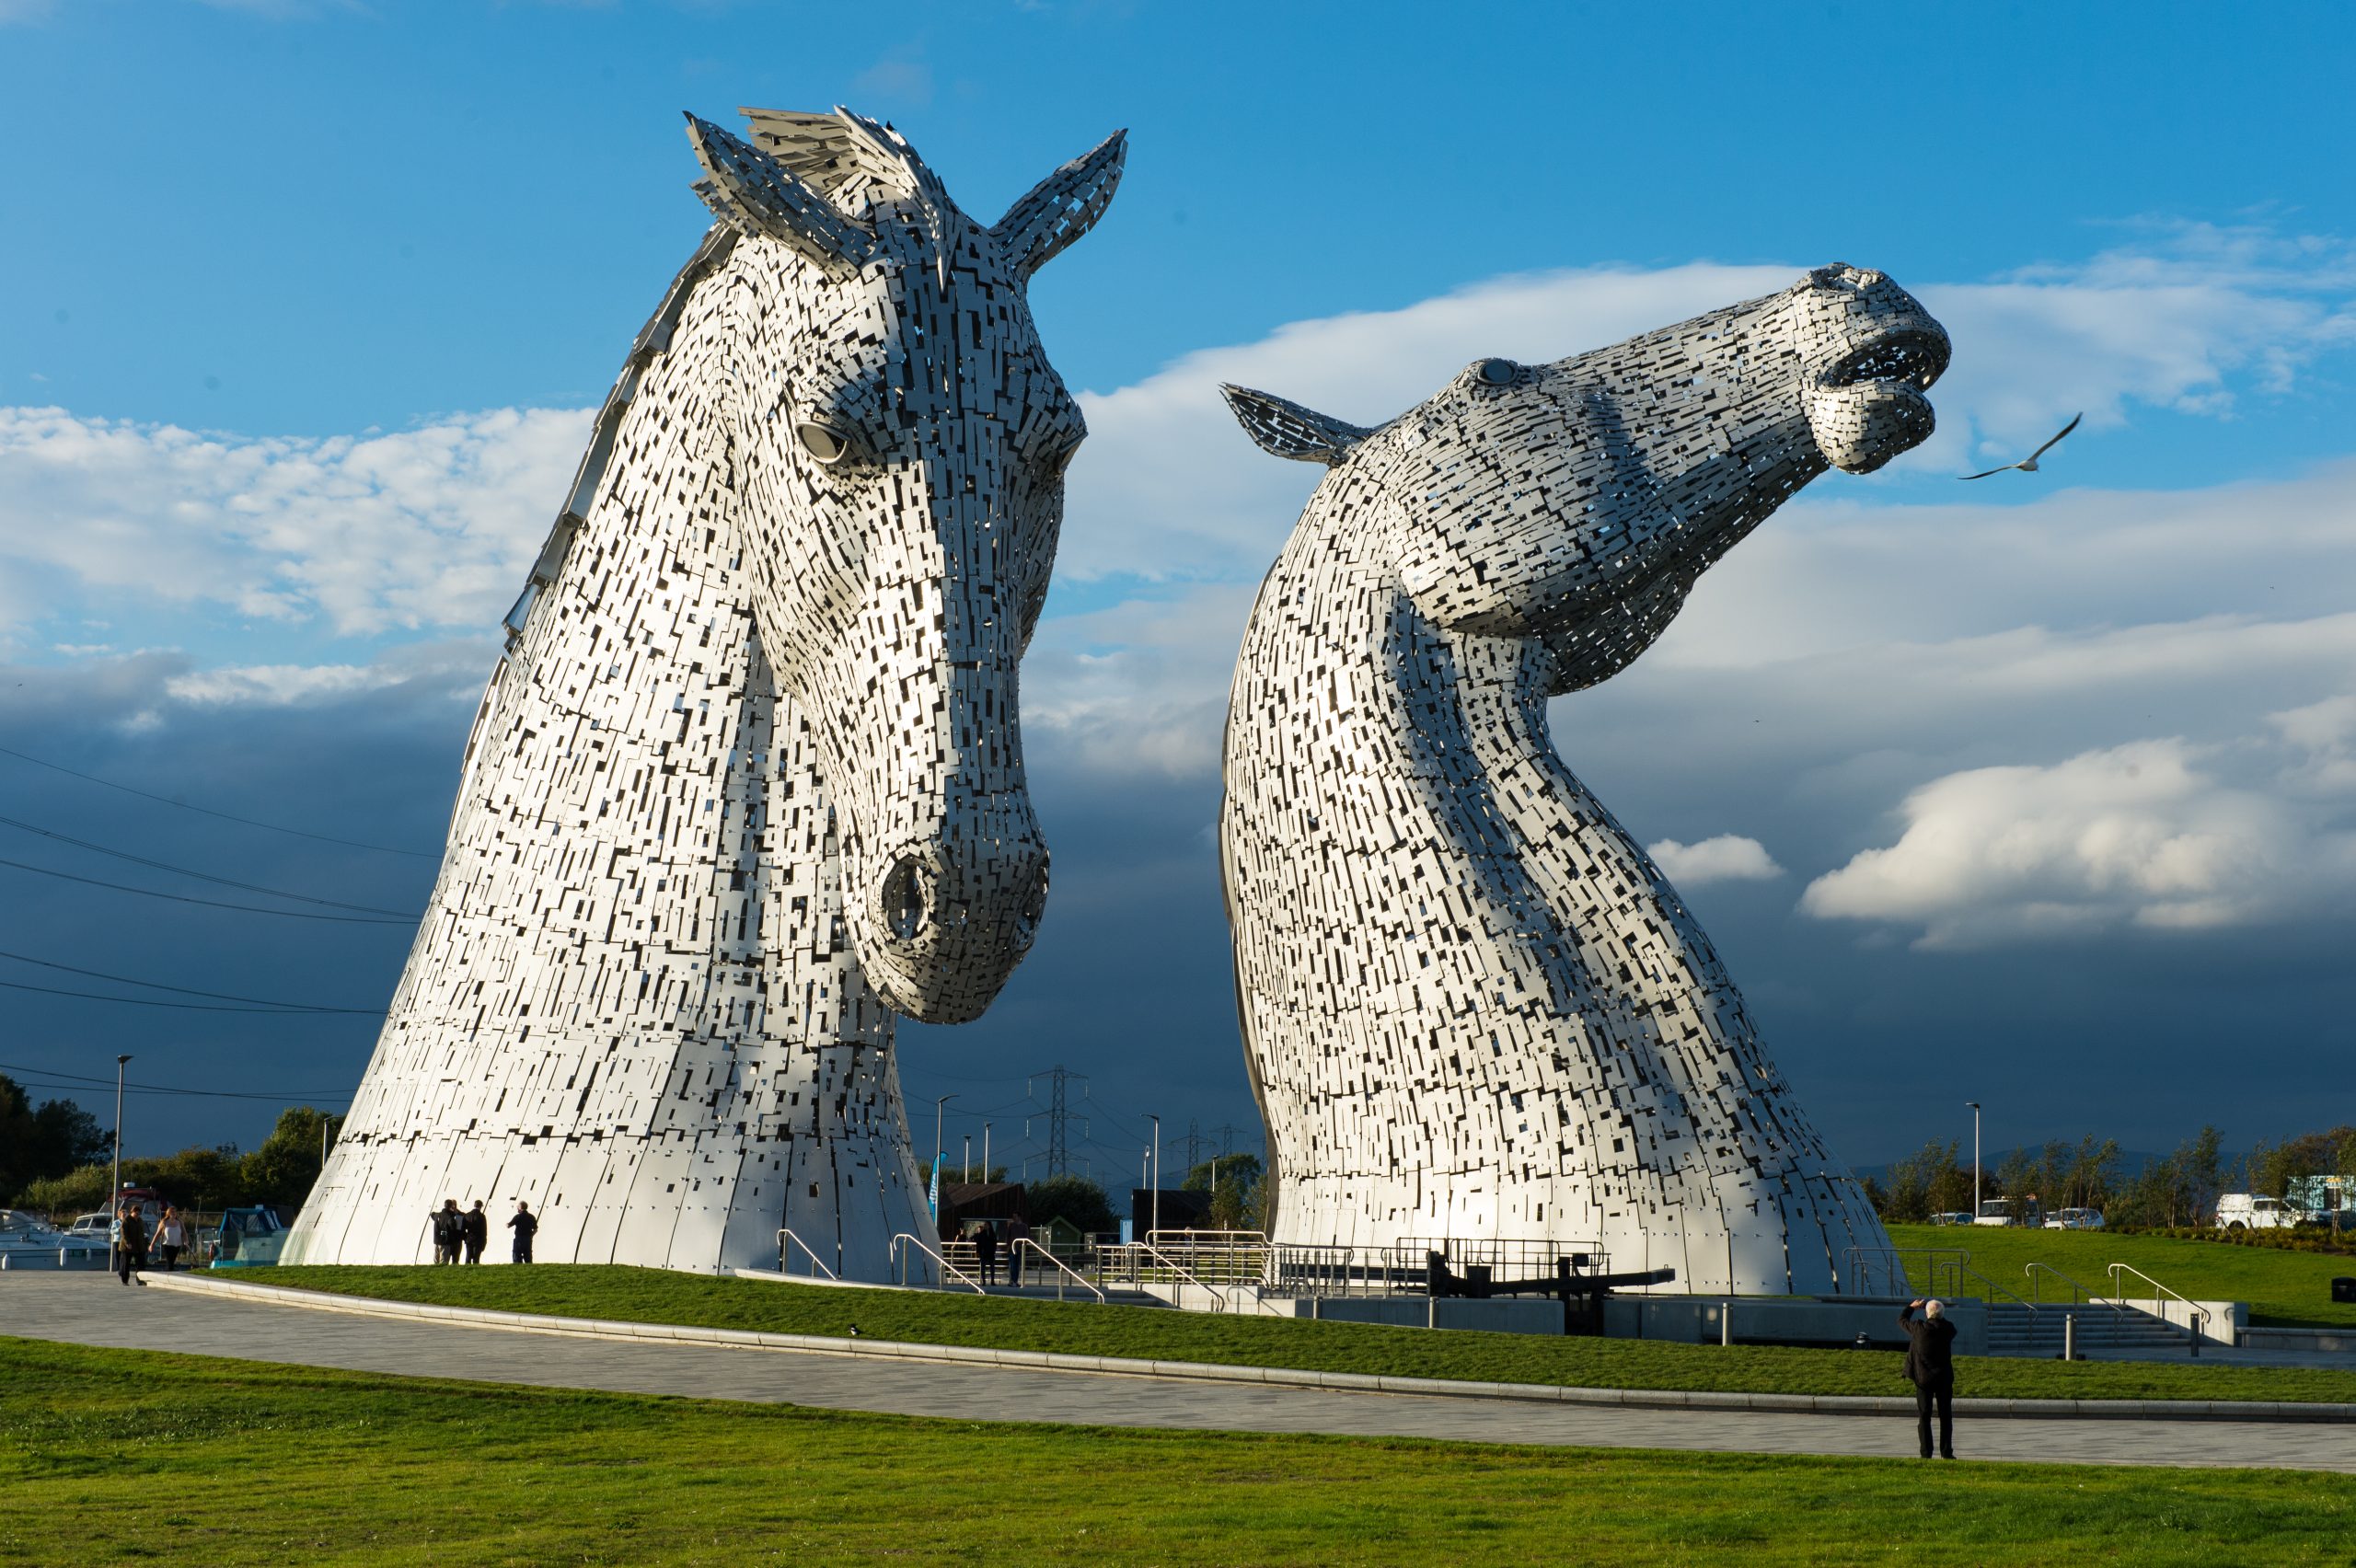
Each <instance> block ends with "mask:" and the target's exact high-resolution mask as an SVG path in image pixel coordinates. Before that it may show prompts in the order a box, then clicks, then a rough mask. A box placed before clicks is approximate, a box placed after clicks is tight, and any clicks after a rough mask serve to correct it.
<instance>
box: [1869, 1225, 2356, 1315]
mask: <svg viewBox="0 0 2356 1568" xmlns="http://www.w3.org/2000/svg"><path fill="white" fill-rule="evenodd" d="M1889 1235H1890V1239H1891V1241H1892V1242H1893V1243H1895V1244H1896V1245H1898V1246H1900V1247H1961V1248H1963V1249H1965V1250H1966V1251H1969V1252H1970V1254H1971V1266H1972V1267H1974V1268H1976V1269H1978V1270H1979V1271H1980V1272H1981V1274H1986V1275H1987V1276H1988V1277H1989V1278H1990V1279H1992V1280H1993V1281H1995V1282H1996V1283H1997V1284H1998V1285H2001V1286H2004V1288H2005V1289H2007V1290H2016V1291H2018V1292H2020V1293H2021V1294H2022V1295H2023V1296H2027V1294H2028V1281H2027V1279H2026V1278H2025V1277H2024V1276H2023V1274H2022V1272H2021V1271H2022V1267H2023V1265H2025V1264H2027V1263H2028V1262H2032V1261H2035V1262H2042V1263H2044V1264H2045V1265H2046V1266H2047V1267H2049V1268H2056V1269H2060V1270H2061V1272H2062V1273H2063V1274H2068V1275H2070V1276H2071V1277H2072V1278H2073V1279H2076V1280H2077V1281H2079V1282H2080V1283H2081V1284H2083V1285H2085V1286H2086V1287H2087V1288H2088V1289H2090V1290H2092V1291H2094V1292H2096V1294H2098V1295H2100V1294H2107V1293H2108V1291H2109V1289H2110V1279H2109V1276H2108V1274H2105V1273H2104V1272H2103V1270H2104V1268H2105V1266H2106V1265H2108V1264H2110V1263H2127V1264H2130V1265H2131V1266H2133V1267H2135V1268H2139V1269H2142V1271H2143V1272H2144V1273H2145V1274H2150V1275H2151V1276H2152V1277H2153V1278H2154V1279H2156V1280H2158V1281H2159V1282H2160V1283H2161V1284H2162V1285H2165V1286H2167V1287H2168V1288H2169V1289H2171V1290H2174V1291H2177V1293H2179V1294H2181V1295H2184V1296H2189V1297H2192V1298H2193V1299H2194V1300H2195V1301H2246V1302H2248V1303H2249V1320H2250V1322H2251V1323H2252V1324H2253V1325H2256V1324H2261V1323H2271V1324H2275V1325H2277V1326H2284V1327H2287V1326H2294V1325H2295V1326H2301V1327H2316V1328H2340V1329H2356V1305H2351V1304H2350V1303H2347V1302H2335V1301H2333V1300H2332V1298H2331V1281H2332V1276H2333V1275H2335V1274H2356V1258H2339V1257H2332V1256H2329V1255H2327V1254H2318V1253H2311V1252H2280V1251H2268V1250H2266V1249H2264V1248H2259V1247H2235V1246H2231V1245H2228V1244H2226V1243H2224V1242H2222V1241H2183V1240H2176V1239H2170V1238H2168V1237H2165V1236H2111V1235H2107V1234H2105V1233H2104V1232H2102V1231H2099V1230H2012V1229H2005V1228H2001V1227H1997V1226H1969V1227H1967V1226H1945V1225H1893V1226H1891V1227H1890V1228H1889ZM2050 1286H2051V1282H2050V1281H2049V1282H2048V1290H2049V1294H2050ZM2136 1288H2139V1289H2148V1287H2145V1286H2137V1287H2136Z"/></svg>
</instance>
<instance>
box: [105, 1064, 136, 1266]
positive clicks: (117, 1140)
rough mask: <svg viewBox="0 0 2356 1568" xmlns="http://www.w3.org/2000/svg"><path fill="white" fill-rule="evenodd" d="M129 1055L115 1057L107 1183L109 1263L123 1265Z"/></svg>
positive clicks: (110, 1264)
mask: <svg viewBox="0 0 2356 1568" xmlns="http://www.w3.org/2000/svg"><path fill="white" fill-rule="evenodd" d="M130 1060H131V1058H130V1057H128V1056H117V1057H116V1058H115V1059H114V1174H113V1175H112V1176H111V1177H110V1178H109V1179H108V1185H107V1263H108V1265H109V1266H110V1267H118V1268H119V1267H121V1259H119V1258H117V1257H116V1256H115V1251H116V1250H117V1249H118V1248H120V1247H121V1245H122V1241H121V1235H122V1068H123V1064H124V1063H126V1062H128V1061H130Z"/></svg>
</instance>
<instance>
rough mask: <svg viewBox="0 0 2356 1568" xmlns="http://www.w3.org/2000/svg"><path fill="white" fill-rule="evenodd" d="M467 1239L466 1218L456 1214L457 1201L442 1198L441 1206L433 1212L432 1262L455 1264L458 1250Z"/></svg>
mask: <svg viewBox="0 0 2356 1568" xmlns="http://www.w3.org/2000/svg"><path fill="white" fill-rule="evenodd" d="M466 1239H467V1216H465V1215H462V1214H460V1213H459V1212H458V1200H457V1199H456V1198H444V1199H443V1200H442V1206H441V1207H440V1208H438V1209H435V1210H434V1211H433V1261H434V1262H436V1263H455V1262H457V1261H458V1249H459V1247H460V1246H462V1245H463V1244H464V1243H465V1241H466Z"/></svg>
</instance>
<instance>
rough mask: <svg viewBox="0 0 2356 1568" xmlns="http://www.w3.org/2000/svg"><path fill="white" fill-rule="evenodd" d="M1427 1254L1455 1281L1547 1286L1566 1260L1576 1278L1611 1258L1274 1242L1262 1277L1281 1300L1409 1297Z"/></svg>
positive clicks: (1464, 1247)
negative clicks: (1480, 1273) (1473, 1275)
mask: <svg viewBox="0 0 2356 1568" xmlns="http://www.w3.org/2000/svg"><path fill="white" fill-rule="evenodd" d="M1434 1252H1438V1254H1440V1256H1441V1257H1442V1258H1443V1259H1445V1260H1446V1261H1447V1262H1448V1265H1449V1268H1450V1269H1451V1270H1453V1271H1454V1272H1455V1273H1457V1274H1466V1273H1468V1272H1469V1271H1471V1270H1472V1269H1475V1268H1485V1269H1487V1270H1488V1271H1489V1273H1490V1276H1491V1277H1492V1278H1494V1279H1552V1278H1553V1276H1554V1271H1555V1268H1556V1265H1557V1264H1558V1262H1560V1260H1562V1259H1564V1258H1566V1257H1567V1258H1569V1259H1570V1260H1571V1261H1572V1266H1573V1267H1574V1269H1575V1270H1576V1271H1577V1272H1578V1273H1580V1274H1608V1273H1610V1272H1611V1258H1610V1256H1609V1254H1607V1253H1606V1252H1605V1251H1603V1248H1602V1245H1601V1244H1600V1243H1599V1242H1593V1241H1562V1240H1539V1239H1532V1240H1524V1239H1514V1240H1498V1239H1494V1238H1471V1239H1467V1238H1461V1237H1452V1238H1438V1239H1420V1240H1418V1239H1408V1240H1405V1241H1402V1242H1399V1243H1397V1244H1395V1245H1392V1246H1387V1247H1345V1246H1324V1245H1310V1244H1301V1243H1292V1242H1281V1243H1277V1244H1275V1245H1272V1246H1270V1247H1269V1248H1268V1249H1267V1255H1268V1261H1267V1266H1266V1269H1265V1274H1264V1276H1263V1277H1264V1279H1265V1284H1266V1286H1267V1288H1268V1289H1269V1290H1270V1291H1271V1292H1274V1293H1276V1294H1279V1295H1285V1296H1309V1297H1321V1298H1322V1297H1353V1296H1394V1295H1399V1294H1402V1293H1407V1294H1413V1293H1417V1292H1421V1291H1422V1290H1424V1289H1425V1288H1426V1286H1427V1285H1428V1284H1429V1282H1430V1279H1431V1255H1432V1254H1433V1253H1434Z"/></svg>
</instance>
